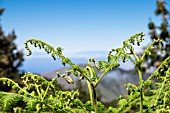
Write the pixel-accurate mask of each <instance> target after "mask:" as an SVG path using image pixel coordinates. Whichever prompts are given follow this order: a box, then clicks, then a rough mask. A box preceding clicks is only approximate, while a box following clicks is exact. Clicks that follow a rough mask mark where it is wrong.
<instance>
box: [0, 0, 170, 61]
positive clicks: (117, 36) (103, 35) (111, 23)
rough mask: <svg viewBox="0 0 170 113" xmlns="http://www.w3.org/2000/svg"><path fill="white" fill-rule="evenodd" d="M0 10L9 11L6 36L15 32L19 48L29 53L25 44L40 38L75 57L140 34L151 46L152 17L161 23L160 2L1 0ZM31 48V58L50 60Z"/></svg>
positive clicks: (104, 48)
mask: <svg viewBox="0 0 170 113" xmlns="http://www.w3.org/2000/svg"><path fill="white" fill-rule="evenodd" d="M167 4H168V5H170V2H169V1H168V0H167ZM0 7H4V8H5V9H6V10H5V12H4V14H3V15H2V17H1V20H2V21H1V23H2V27H3V30H4V31H5V33H6V34H8V33H10V32H11V31H12V30H15V33H16V35H17V39H16V41H15V42H16V44H17V45H18V48H19V49H23V50H24V52H25V53H26V50H25V49H24V42H25V41H26V40H28V39H30V38H36V39H39V40H42V41H45V42H47V43H48V44H50V45H52V46H54V47H58V46H61V47H63V48H64V53H65V55H67V56H71V57H77V56H79V55H80V53H82V52H85V53H87V54H88V52H91V53H99V54H100V53H102V52H104V53H105V52H107V51H109V50H110V49H112V48H115V47H121V45H122V42H123V41H124V40H126V39H127V38H129V37H130V36H132V35H134V34H136V33H139V32H144V34H146V37H145V41H144V43H143V45H147V44H148V43H149V40H150V38H149V35H148V32H149V30H148V28H147V24H148V22H149V18H150V17H151V18H152V20H153V21H154V22H159V21H160V20H161V18H160V17H156V16H155V14H154V11H155V9H156V0H0ZM31 49H32V50H33V55H32V56H31V57H29V58H37V57H46V54H45V53H44V52H42V51H39V50H38V49H35V48H31ZM80 56H81V55H80ZM48 57H49V56H48ZM90 57H91V56H90ZM94 57H95V56H94ZM26 59H28V57H26Z"/></svg>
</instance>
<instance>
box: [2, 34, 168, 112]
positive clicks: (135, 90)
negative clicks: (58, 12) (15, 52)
mask: <svg viewBox="0 0 170 113" xmlns="http://www.w3.org/2000/svg"><path fill="white" fill-rule="evenodd" d="M143 36H144V34H143V33H138V34H136V35H134V36H132V37H130V38H129V39H127V40H126V41H124V42H123V46H122V47H121V48H117V49H112V50H111V51H109V53H108V59H107V60H106V61H103V60H101V61H99V62H98V63H97V62H96V61H95V59H94V58H92V59H89V60H88V64H87V67H86V68H81V67H80V66H78V65H77V64H74V63H72V62H71V60H70V59H69V58H67V57H65V56H64V55H63V54H62V51H63V49H62V48H61V47H58V48H56V49H54V47H52V46H50V45H49V44H47V43H45V42H42V41H40V40H36V39H30V40H27V41H26V42H25V48H26V49H27V50H28V51H29V54H28V55H31V53H32V51H31V50H30V49H29V47H28V43H30V44H32V45H34V46H35V47H39V48H40V49H41V48H42V49H44V50H45V51H46V52H47V53H48V54H51V56H52V57H53V58H54V60H56V59H57V58H59V59H61V60H62V64H63V65H66V64H69V65H70V66H71V67H72V69H71V70H68V71H67V72H66V74H60V73H58V72H57V73H56V78H54V79H52V80H51V81H47V80H46V79H44V78H42V77H40V76H38V75H35V74H31V73H27V74H25V75H24V76H23V77H22V79H23V83H24V85H25V87H23V88H21V87H20V86H19V85H18V84H17V83H15V82H14V81H12V80H11V79H8V78H0V81H3V82H4V84H7V85H9V86H12V88H13V89H15V90H17V94H11V93H4V92H1V93H0V97H1V98H0V99H1V104H0V106H1V110H3V111H8V110H14V111H15V112H19V111H25V112H31V111H37V112H45V111H51V112H75V113H76V112H91V111H94V112H96V113H100V112H101V113H102V112H104V111H105V112H107V113H120V112H127V111H130V110H131V109H133V108H134V107H136V108H139V111H140V112H141V113H142V112H155V111H161V112H162V111H165V112H168V111H169V110H170V108H169V96H170V92H169V88H170V87H169V86H170V85H169V83H170V81H169V80H170V79H169V78H170V72H169V71H170V69H169V67H170V57H168V58H167V59H166V60H165V61H164V62H163V63H162V64H161V65H160V67H159V68H158V69H157V70H156V72H155V73H153V74H152V75H151V76H150V77H149V78H148V79H147V80H145V81H144V80H143V76H142V75H143V73H142V71H141V69H142V63H143V62H144V58H145V56H146V55H150V54H151V52H150V49H151V48H153V47H154V46H155V43H158V42H160V40H159V39H158V40H154V41H153V43H152V44H150V45H149V46H148V47H147V48H146V49H145V51H144V53H143V55H142V57H138V56H137V55H136V54H135V52H134V47H133V45H135V44H136V45H140V43H141V42H142V40H143ZM127 60H131V61H132V62H133V63H134V64H135V65H136V67H137V70H138V75H139V79H140V83H139V86H136V85H134V84H130V83H129V84H126V85H125V86H126V88H127V90H128V91H129V95H128V96H127V98H124V97H122V96H120V97H119V101H118V107H117V108H112V107H110V108H108V109H107V110H106V109H105V108H104V105H103V104H102V103H101V102H97V98H96V95H97V94H96V93H97V92H96V87H97V85H98V83H99V82H100V80H101V79H102V78H103V77H104V75H105V74H106V73H107V72H108V71H110V70H112V69H113V68H116V67H118V66H119V65H120V64H119V62H120V61H123V62H125V61H127ZM96 69H98V70H100V72H101V73H102V74H101V75H97V74H96ZM71 74H73V75H75V76H76V77H79V79H80V80H82V79H85V80H86V82H87V86H88V91H89V96H90V101H88V102H86V103H85V104H84V103H82V102H81V101H80V100H79V99H78V98H77V97H76V95H78V92H77V91H72V92H68V91H66V92H64V91H58V90H56V86H55V83H56V82H57V79H58V77H63V78H64V79H65V80H66V81H67V83H69V84H73V83H74V81H73V79H72V78H71V76H70V75H71ZM155 77H156V78H157V79H159V82H154V81H152V80H151V79H152V78H155ZM152 85H155V86H156V88H155V89H154V90H146V89H148V88H150V87H151V86H152ZM146 92H147V93H146ZM145 93H146V95H145ZM148 93H150V95H149V96H148V95H147V94H148ZM6 97H8V98H6ZM20 101H22V102H24V103H25V105H24V106H22V107H17V105H18V102H20ZM12 106H15V107H12ZM21 108H23V109H21Z"/></svg>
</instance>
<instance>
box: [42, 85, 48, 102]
mask: <svg viewBox="0 0 170 113" xmlns="http://www.w3.org/2000/svg"><path fill="white" fill-rule="evenodd" d="M48 89H49V84H48V86H47V89H46V91H45V93H44V96H43V97H42V98H43V99H44V98H45V96H46V95H47V92H48Z"/></svg>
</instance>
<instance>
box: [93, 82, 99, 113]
mask: <svg viewBox="0 0 170 113" xmlns="http://www.w3.org/2000/svg"><path fill="white" fill-rule="evenodd" d="M92 89H93V106H94V110H95V113H98V111H97V95H96V86H94V85H92Z"/></svg>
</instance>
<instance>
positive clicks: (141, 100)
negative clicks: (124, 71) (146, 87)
mask: <svg viewBox="0 0 170 113" xmlns="http://www.w3.org/2000/svg"><path fill="white" fill-rule="evenodd" d="M138 74H139V79H140V113H143V90H142V84H143V79H142V72H141V71H140V69H139V68H138Z"/></svg>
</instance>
